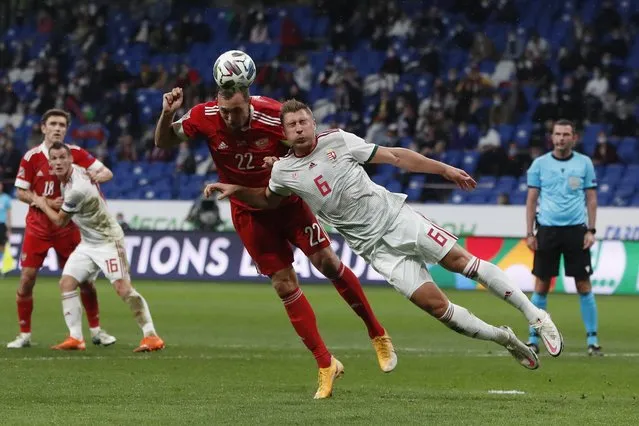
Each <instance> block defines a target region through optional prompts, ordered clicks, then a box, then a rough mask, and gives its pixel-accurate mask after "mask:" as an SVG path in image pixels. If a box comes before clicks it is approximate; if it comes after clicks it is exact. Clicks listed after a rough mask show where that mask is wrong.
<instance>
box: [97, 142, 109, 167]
mask: <svg viewBox="0 0 639 426" xmlns="http://www.w3.org/2000/svg"><path fill="white" fill-rule="evenodd" d="M93 155H94V157H95V158H96V160H98V161H100V162H102V164H104V166H105V167H106V168H108V169H111V166H112V164H111V157H110V156H109V147H108V146H107V143H106V141H104V142H102V143H100V144H98V145H97V146H96V147H95V148H94V150H93Z"/></svg>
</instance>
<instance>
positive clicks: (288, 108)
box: [280, 99, 313, 124]
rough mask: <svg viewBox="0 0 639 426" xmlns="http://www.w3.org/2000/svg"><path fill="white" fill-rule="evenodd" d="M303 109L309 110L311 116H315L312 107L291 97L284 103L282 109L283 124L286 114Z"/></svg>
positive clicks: (281, 119)
mask: <svg viewBox="0 0 639 426" xmlns="http://www.w3.org/2000/svg"><path fill="white" fill-rule="evenodd" d="M302 110H306V111H308V113H309V114H310V116H311V117H312V116H313V111H311V108H310V107H309V106H308V105H306V104H305V103H304V102H301V101H298V100H297V99H289V100H288V101H286V102H284V103H283V104H282V109H281V111H280V121H281V122H282V124H284V115H286V114H288V113H291V112H297V111H302Z"/></svg>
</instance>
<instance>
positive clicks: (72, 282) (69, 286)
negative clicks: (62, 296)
mask: <svg viewBox="0 0 639 426" xmlns="http://www.w3.org/2000/svg"><path fill="white" fill-rule="evenodd" d="M79 284H80V283H79V282H78V280H76V279H75V278H73V277H72V276H71V275H62V278H60V283H59V285H60V291H63V292H67V291H74V290H75V289H76V288H78V285H79Z"/></svg>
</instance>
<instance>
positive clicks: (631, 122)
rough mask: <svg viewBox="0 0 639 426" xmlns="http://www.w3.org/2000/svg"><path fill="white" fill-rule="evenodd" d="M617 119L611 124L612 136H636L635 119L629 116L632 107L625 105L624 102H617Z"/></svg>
mask: <svg viewBox="0 0 639 426" xmlns="http://www.w3.org/2000/svg"><path fill="white" fill-rule="evenodd" d="M617 108H618V113H617V117H616V118H615V120H614V121H613V123H612V131H611V133H612V136H617V137H620V138H623V137H635V136H637V119H636V118H635V117H634V115H631V112H632V105H626V104H625V102H623V101H620V102H618V106H617Z"/></svg>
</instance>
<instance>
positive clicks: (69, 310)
mask: <svg viewBox="0 0 639 426" xmlns="http://www.w3.org/2000/svg"><path fill="white" fill-rule="evenodd" d="M62 313H63V314H64V321H65V322H66V323H67V327H68V328H69V335H70V336H71V337H73V338H74V339H78V340H82V304H81V303H80V296H79V295H78V292H77V291H68V292H64V293H62Z"/></svg>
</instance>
